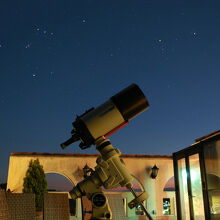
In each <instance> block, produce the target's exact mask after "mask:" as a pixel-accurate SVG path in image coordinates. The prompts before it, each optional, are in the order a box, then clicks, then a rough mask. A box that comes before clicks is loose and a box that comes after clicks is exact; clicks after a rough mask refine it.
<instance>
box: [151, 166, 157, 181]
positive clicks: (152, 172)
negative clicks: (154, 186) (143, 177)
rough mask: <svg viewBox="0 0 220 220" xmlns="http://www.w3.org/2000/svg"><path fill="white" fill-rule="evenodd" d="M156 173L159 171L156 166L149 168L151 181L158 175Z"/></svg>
mask: <svg viewBox="0 0 220 220" xmlns="http://www.w3.org/2000/svg"><path fill="white" fill-rule="evenodd" d="M158 171H159V168H158V167H157V166H156V165H154V166H153V167H152V168H151V174H150V177H151V178H152V179H156V177H157V174H158Z"/></svg>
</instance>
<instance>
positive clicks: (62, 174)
mask: <svg viewBox="0 0 220 220" xmlns="http://www.w3.org/2000/svg"><path fill="white" fill-rule="evenodd" d="M53 173H55V174H59V175H61V176H64V177H65V178H66V179H68V180H69V181H70V182H71V183H72V185H73V186H75V184H74V183H73V181H72V179H71V178H69V177H68V176H67V175H66V174H64V173H61V172H57V171H56V172H45V174H53Z"/></svg>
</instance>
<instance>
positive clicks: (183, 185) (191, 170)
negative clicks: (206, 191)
mask: <svg viewBox="0 0 220 220" xmlns="http://www.w3.org/2000/svg"><path fill="white" fill-rule="evenodd" d="M177 167H178V182H179V199H180V206H179V207H180V209H181V219H182V220H189V219H190V220H205V213H204V202H203V190H202V181H201V172H200V161H199V154H198V153H197V154H193V155H189V156H185V157H183V158H181V159H178V160H177Z"/></svg>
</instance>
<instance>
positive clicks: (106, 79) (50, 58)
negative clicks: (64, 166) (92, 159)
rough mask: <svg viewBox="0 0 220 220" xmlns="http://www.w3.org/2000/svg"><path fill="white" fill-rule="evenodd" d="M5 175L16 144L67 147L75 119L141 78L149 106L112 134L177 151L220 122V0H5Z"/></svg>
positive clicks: (132, 147)
mask: <svg viewBox="0 0 220 220" xmlns="http://www.w3.org/2000/svg"><path fill="white" fill-rule="evenodd" d="M0 8H1V13H0V141H1V142H0V146H1V154H0V161H1V168H0V183H1V182H4V181H6V177H7V171H8V170H7V169H8V161H9V156H10V153H11V152H51V153H96V151H95V149H94V147H91V148H90V149H87V150H84V151H82V150H81V149H80V148H79V147H78V143H75V144H74V145H72V146H70V147H69V148H67V149H66V150H62V149H61V148H60V143H61V142H63V141H65V140H66V139H67V138H69V137H70V132H71V130H72V122H73V121H74V120H75V117H76V114H78V115H80V114H82V113H83V112H84V111H85V110H87V109H89V108H91V107H97V106H98V105H100V104H102V103H103V102H104V101H106V100H108V99H109V98H110V97H111V96H112V95H114V94H116V93H117V92H119V91H120V90H121V89H123V88H125V87H127V86H129V85H130V84H131V83H136V84H138V85H139V86H140V88H141V89H142V90H143V92H144V93H145V95H146V97H147V99H148V100H149V103H150V106H151V107H150V108H149V109H148V110H147V111H145V112H144V113H142V114H141V115H139V116H138V117H136V118H135V119H133V120H132V121H130V123H129V124H128V125H127V126H126V127H124V128H123V129H121V130H119V131H118V132H117V133H115V134H114V135H112V136H111V137H110V139H111V142H112V144H113V145H114V146H115V147H118V148H119V149H120V150H121V152H122V153H123V154H150V155H154V154H160V155H167V154H168V155H170V154H172V153H173V152H176V151H178V150H181V149H182V148H185V147H187V146H189V145H190V144H192V143H194V139H195V138H198V137H201V136H203V135H206V134H208V133H211V132H213V131H215V130H219V124H220V117H219V113H220V102H219V95H220V59H219V57H220V12H219V8H220V2H219V0H211V1H203V0H200V1H194V0H192V1H180V0H168V1H164V0H137V1H134V0H133V1H131V0H120V1H110V0H87V1H86V0H80V1H79V0H78V1H77V0H63V1H58V0H38V1H34V0H32V1H28V0H21V1H10V0H9V1H2V2H1V5H0Z"/></svg>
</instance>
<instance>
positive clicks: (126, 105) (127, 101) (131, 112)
mask: <svg viewBox="0 0 220 220" xmlns="http://www.w3.org/2000/svg"><path fill="white" fill-rule="evenodd" d="M110 99H111V100H112V101H113V103H114V104H115V106H116V107H117V108H118V110H119V111H120V112H121V114H122V116H123V117H124V119H125V120H126V121H129V120H130V119H132V118H134V117H135V116H137V115H138V114H140V113H141V112H143V111H144V110H146V109H147V108H149V107H150V105H149V103H148V101H147V99H146V97H145V95H144V93H143V92H142V91H141V89H140V88H139V87H138V86H137V85H136V84H131V85H130V86H128V87H127V88H125V89H124V90H122V91H121V92H119V93H117V94H116V95H114V96H112V97H111V98H110Z"/></svg>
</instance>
